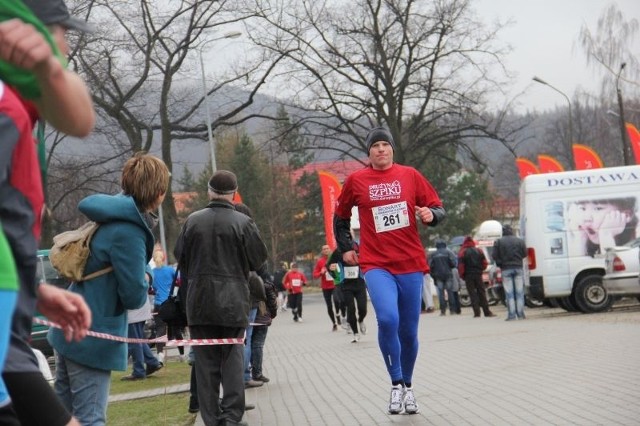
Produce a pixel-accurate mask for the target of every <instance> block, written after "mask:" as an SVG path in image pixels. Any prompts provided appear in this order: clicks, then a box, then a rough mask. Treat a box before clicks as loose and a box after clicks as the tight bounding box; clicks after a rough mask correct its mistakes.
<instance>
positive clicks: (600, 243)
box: [544, 197, 639, 257]
mask: <svg viewBox="0 0 640 426" xmlns="http://www.w3.org/2000/svg"><path fill="white" fill-rule="evenodd" d="M637 209H638V200H637V198H636V197H612V198H591V199H584V198H581V199H574V200H565V201H550V202H548V203H546V204H545V206H544V212H545V231H546V234H547V248H548V250H549V251H548V253H549V254H551V255H552V256H559V257H567V256H568V257H574V256H592V257H593V256H595V255H597V254H602V253H604V252H605V250H606V248H607V247H614V246H619V245H623V244H626V243H628V242H629V241H632V240H634V239H635V238H636V237H637V236H638V235H639V230H638V212H637Z"/></svg>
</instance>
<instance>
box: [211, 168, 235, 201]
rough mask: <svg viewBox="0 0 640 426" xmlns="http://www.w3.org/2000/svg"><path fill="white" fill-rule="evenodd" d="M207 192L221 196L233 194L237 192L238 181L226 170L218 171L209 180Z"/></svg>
mask: <svg viewBox="0 0 640 426" xmlns="http://www.w3.org/2000/svg"><path fill="white" fill-rule="evenodd" d="M209 190H210V191H211V192H215V193H216V194H221V195H225V194H233V193H234V192H236V191H237V190H238V179H237V178H236V175H235V174H233V173H232V172H230V171H228V170H218V171H217V172H215V173H214V174H213V176H211V179H209Z"/></svg>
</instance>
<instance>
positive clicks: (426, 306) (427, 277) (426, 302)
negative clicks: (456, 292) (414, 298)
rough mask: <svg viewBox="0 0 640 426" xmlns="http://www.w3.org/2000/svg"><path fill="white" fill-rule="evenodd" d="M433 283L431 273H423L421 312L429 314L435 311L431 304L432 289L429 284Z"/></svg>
mask: <svg viewBox="0 0 640 426" xmlns="http://www.w3.org/2000/svg"><path fill="white" fill-rule="evenodd" d="M432 285H434V284H433V277H432V276H431V274H424V283H423V284H422V313H423V314H430V313H432V312H434V311H435V308H434V306H433V291H432V290H431V286H432Z"/></svg>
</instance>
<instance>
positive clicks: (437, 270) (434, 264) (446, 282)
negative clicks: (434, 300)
mask: <svg viewBox="0 0 640 426" xmlns="http://www.w3.org/2000/svg"><path fill="white" fill-rule="evenodd" d="M455 267H456V255H455V254H453V252H452V251H451V250H449V249H448V248H447V244H446V243H445V242H444V241H442V240H439V241H436V252H435V253H433V254H432V255H430V256H429V269H430V270H431V276H432V277H433V280H434V281H435V283H436V288H437V289H438V301H439V303H440V315H441V316H444V315H446V312H447V300H446V299H445V296H444V292H445V291H446V292H447V299H449V303H448V305H449V312H450V313H451V315H455V314H457V313H458V307H457V306H456V299H455V297H454V295H453V272H452V269H453V268H455Z"/></svg>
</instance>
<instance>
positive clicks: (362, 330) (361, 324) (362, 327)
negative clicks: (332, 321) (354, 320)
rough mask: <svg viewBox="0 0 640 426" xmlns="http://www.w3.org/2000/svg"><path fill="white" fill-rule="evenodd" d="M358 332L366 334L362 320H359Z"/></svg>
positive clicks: (365, 327)
mask: <svg viewBox="0 0 640 426" xmlns="http://www.w3.org/2000/svg"><path fill="white" fill-rule="evenodd" d="M358 324H360V333H362V334H367V326H366V325H365V324H364V321H360V322H359V323H358Z"/></svg>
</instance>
